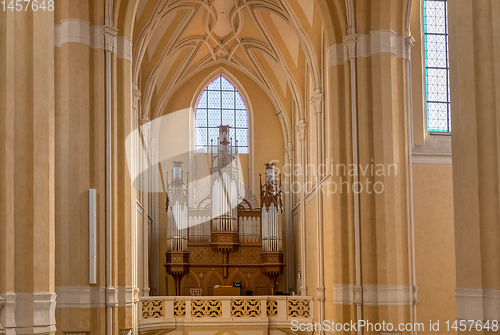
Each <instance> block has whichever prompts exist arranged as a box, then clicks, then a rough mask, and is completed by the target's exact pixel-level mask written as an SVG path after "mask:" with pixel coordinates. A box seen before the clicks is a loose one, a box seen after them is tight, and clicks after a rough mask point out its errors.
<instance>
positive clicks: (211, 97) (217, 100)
mask: <svg viewBox="0 0 500 335" xmlns="http://www.w3.org/2000/svg"><path fill="white" fill-rule="evenodd" d="M207 93H208V108H221V107H222V106H221V92H220V91H208V92H207Z"/></svg>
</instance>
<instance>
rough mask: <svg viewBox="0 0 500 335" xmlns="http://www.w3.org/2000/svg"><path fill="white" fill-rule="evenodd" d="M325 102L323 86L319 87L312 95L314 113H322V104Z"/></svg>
mask: <svg viewBox="0 0 500 335" xmlns="http://www.w3.org/2000/svg"><path fill="white" fill-rule="evenodd" d="M322 102H323V92H322V90H321V88H317V89H315V90H314V93H313V95H312V96H311V104H312V105H313V107H314V113H315V114H318V113H322V112H323V110H322V109H321V104H322Z"/></svg>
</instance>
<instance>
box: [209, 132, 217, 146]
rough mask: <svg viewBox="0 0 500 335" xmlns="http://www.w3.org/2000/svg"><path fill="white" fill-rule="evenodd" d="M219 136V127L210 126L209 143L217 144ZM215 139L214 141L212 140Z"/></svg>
mask: <svg viewBox="0 0 500 335" xmlns="http://www.w3.org/2000/svg"><path fill="white" fill-rule="evenodd" d="M218 138H219V128H208V144H209V145H210V144H212V143H213V144H214V145H216V144H217V143H218ZM211 141H213V142H211Z"/></svg>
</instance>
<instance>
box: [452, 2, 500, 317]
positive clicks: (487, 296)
mask: <svg viewBox="0 0 500 335" xmlns="http://www.w3.org/2000/svg"><path fill="white" fill-rule="evenodd" d="M448 12H449V20H448V22H449V54H450V83H451V113H452V114H451V117H452V119H451V120H452V152H453V190H454V210H455V245H456V269H457V291H456V299H457V318H458V319H466V320H467V319H471V320H498V319H499V318H500V258H499V257H498V255H500V243H498V241H499V240H500V212H499V203H500V195H499V186H500V185H499V184H500V176H499V174H498V171H499V166H500V155H499V150H500V142H499V136H500V65H499V64H500V42H499V41H500V26H499V22H500V3H499V2H498V1H497V0H455V1H449V2H448Z"/></svg>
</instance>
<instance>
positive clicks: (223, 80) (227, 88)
mask: <svg viewBox="0 0 500 335" xmlns="http://www.w3.org/2000/svg"><path fill="white" fill-rule="evenodd" d="M219 78H220V82H221V90H223V91H235V89H234V86H233V85H232V84H231V83H230V82H229V81H228V80H227V79H226V78H224V77H219Z"/></svg>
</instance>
